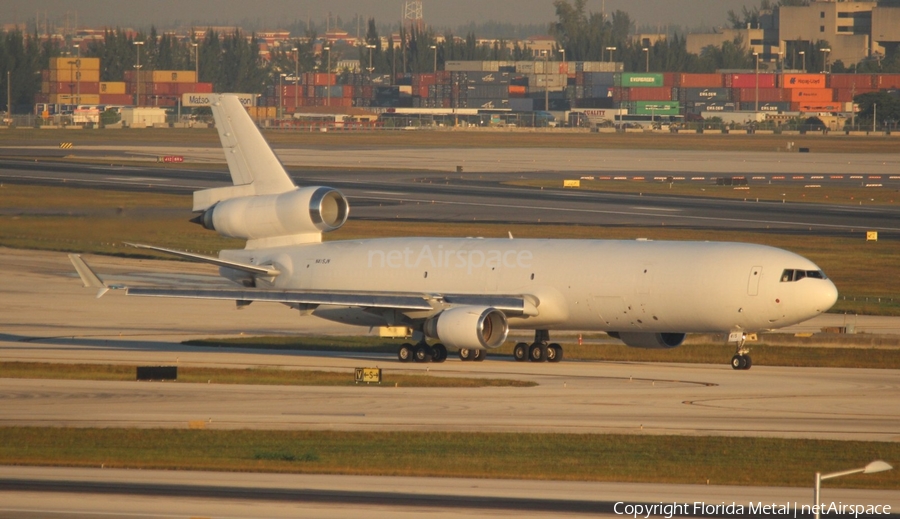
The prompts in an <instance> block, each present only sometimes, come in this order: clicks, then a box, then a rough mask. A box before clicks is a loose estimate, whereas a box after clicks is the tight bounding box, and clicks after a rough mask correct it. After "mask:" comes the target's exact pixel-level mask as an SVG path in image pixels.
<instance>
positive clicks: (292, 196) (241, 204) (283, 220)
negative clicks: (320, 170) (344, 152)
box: [193, 187, 350, 240]
mask: <svg viewBox="0 0 900 519" xmlns="http://www.w3.org/2000/svg"><path fill="white" fill-rule="evenodd" d="M349 214H350V205H349V204H348V203H347V199H346V198H344V195H342V194H341V193H340V191H337V190H336V189H332V188H330V187H306V188H302V189H296V190H294V191H288V192H287V193H281V194H277V195H261V196H244V197H239V198H232V199H229V200H223V201H221V202H219V203H217V204H216V205H214V206H212V207H210V208H209V209H207V210H206V211H205V212H204V213H203V214H202V215H200V217H199V218H196V219H195V220H193V221H195V222H197V223H200V224H202V225H203V227H205V228H207V229H210V230H214V231H216V232H218V233H219V234H222V235H223V236H228V237H230V238H241V239H245V240H257V239H262V238H277V237H282V236H293V235H300V234H308V233H322V232H330V231H334V230H336V229H339V228H340V227H341V226H342V225H344V222H346V221H347V216H349Z"/></svg>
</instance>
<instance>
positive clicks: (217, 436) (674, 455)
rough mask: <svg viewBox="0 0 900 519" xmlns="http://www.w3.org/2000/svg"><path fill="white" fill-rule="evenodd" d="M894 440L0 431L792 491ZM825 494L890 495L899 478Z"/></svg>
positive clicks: (112, 446) (256, 467)
mask: <svg viewBox="0 0 900 519" xmlns="http://www.w3.org/2000/svg"><path fill="white" fill-rule="evenodd" d="M873 459H883V460H885V461H887V462H888V463H891V464H893V465H896V464H897V462H898V461H900V443H889V442H858V441H828V440H798V439H781V438H729V437H709V436H652V435H646V436H643V435H594V434H527V433H459V432H345V431H251V430H240V431H219V430H209V429H207V430H188V429H105V428H104V429H99V428H97V429H94V428H90V429H89V428H84V429H82V428H49V427H48V428H36V427H3V428H0V464H4V465H52V466H81V467H99V466H101V465H103V466H105V467H109V468H134V469H173V470H175V469H178V470H223V471H246V472H286V473H320V474H358V475H383V476H418V477H425V476H427V477H475V478H511V479H553V480H570V481H622V482H645V483H671V484H707V483H708V484H711V485H749V486H794V487H805V486H809V485H811V484H812V481H813V475H814V474H815V472H816V471H821V472H829V471H835V470H844V469H846V468H847V467H856V466H858V465H859V464H860V462H861V461H863V462H865V461H867V460H873ZM829 485H830V486H841V487H849V488H872V489H896V488H898V487H900V471H896V470H894V471H888V472H882V473H878V474H870V475H866V476H863V477H858V476H855V477H847V478H841V479H838V480H836V481H834V482H829Z"/></svg>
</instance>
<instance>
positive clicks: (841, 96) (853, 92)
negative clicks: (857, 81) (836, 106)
mask: <svg viewBox="0 0 900 519" xmlns="http://www.w3.org/2000/svg"><path fill="white" fill-rule="evenodd" d="M877 91H878V90H877V89H875V88H871V87H870V88H836V89H834V100H835V101H840V102H841V103H849V102H850V101H853V98H854V97H855V96H858V95H861V94H868V93H870V92H877Z"/></svg>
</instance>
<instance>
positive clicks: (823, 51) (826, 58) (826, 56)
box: [819, 48, 831, 74]
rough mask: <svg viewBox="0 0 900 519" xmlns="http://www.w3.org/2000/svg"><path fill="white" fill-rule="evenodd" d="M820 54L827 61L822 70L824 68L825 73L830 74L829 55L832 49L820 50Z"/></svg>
mask: <svg viewBox="0 0 900 519" xmlns="http://www.w3.org/2000/svg"><path fill="white" fill-rule="evenodd" d="M819 52H821V53H822V54H823V56H824V57H823V59H824V60H825V63H824V64H823V65H822V68H823V72H824V73H826V74H827V73H828V53H829V52H831V49H829V48H825V49H819Z"/></svg>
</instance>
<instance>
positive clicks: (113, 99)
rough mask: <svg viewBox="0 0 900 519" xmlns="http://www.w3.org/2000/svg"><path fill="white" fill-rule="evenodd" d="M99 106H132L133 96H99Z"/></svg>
mask: <svg viewBox="0 0 900 519" xmlns="http://www.w3.org/2000/svg"><path fill="white" fill-rule="evenodd" d="M100 104H101V105H132V104H134V96H131V95H128V94H100Z"/></svg>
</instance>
